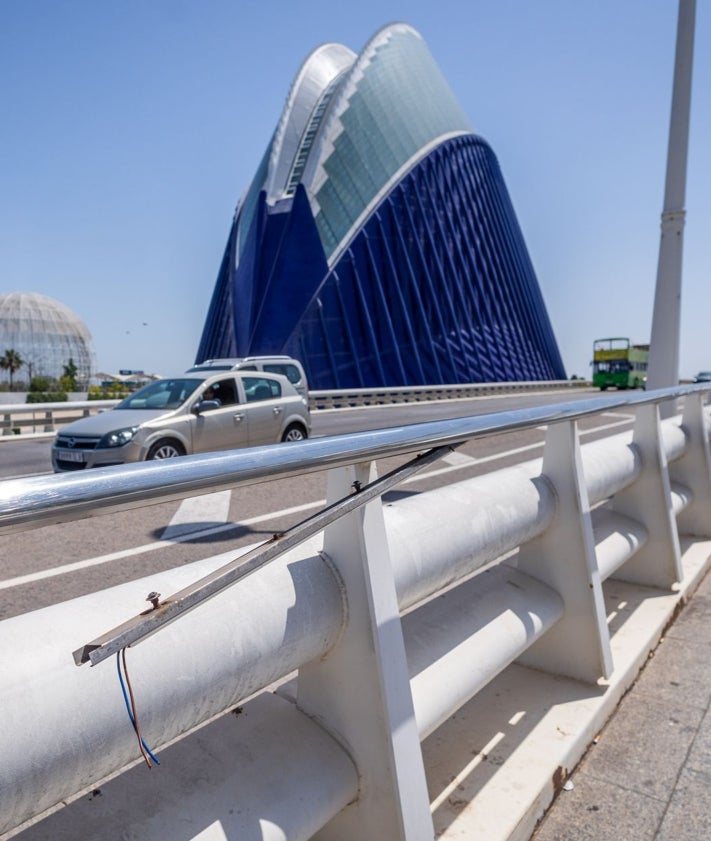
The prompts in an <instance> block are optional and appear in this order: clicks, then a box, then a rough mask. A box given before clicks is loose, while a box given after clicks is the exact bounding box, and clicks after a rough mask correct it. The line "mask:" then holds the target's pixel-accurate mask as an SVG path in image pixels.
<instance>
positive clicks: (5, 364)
mask: <svg viewBox="0 0 711 841" xmlns="http://www.w3.org/2000/svg"><path fill="white" fill-rule="evenodd" d="M24 364H25V360H24V359H23V358H22V357H21V356H20V354H19V353H18V352H17V351H16V350H12V349H10V350H6V351H5V354H4V355H3V356H0V368H2V370H3V371H9V373H10V391H12V379H13V377H14V376H15V374H16V373H17V371H19V370H20V368H22V366H23V365H24Z"/></svg>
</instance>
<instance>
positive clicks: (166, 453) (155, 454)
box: [146, 438, 185, 461]
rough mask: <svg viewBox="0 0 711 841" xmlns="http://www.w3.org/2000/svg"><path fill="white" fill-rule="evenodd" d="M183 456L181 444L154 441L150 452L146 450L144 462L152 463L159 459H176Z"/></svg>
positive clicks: (183, 451) (164, 440)
mask: <svg viewBox="0 0 711 841" xmlns="http://www.w3.org/2000/svg"><path fill="white" fill-rule="evenodd" d="M184 455H185V449H184V447H183V445H182V444H179V443H178V442H177V441H171V440H169V439H167V438H164V439H163V440H162V441H156V443H155V444H153V446H152V447H151V448H150V450H148V455H147V456H146V461H153V460H154V459H159V458H177V457H178V456H184Z"/></svg>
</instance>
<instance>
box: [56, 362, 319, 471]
mask: <svg viewBox="0 0 711 841" xmlns="http://www.w3.org/2000/svg"><path fill="white" fill-rule="evenodd" d="M310 430H311V416H310V413H309V407H308V401H307V399H306V398H305V397H302V395H300V394H299V393H298V392H297V391H296V389H295V388H294V386H293V385H292V384H291V383H290V382H289V381H288V380H287V379H286V377H282V376H280V375H278V374H266V373H262V372H261V371H255V372H250V371H229V372H224V371H216V372H215V373H214V374H212V375H210V376H205V374H204V373H202V374H201V373H199V372H196V373H192V374H181V375H180V376H178V377H172V378H167V379H162V380H156V381H155V382H152V383H150V384H149V385H146V386H144V387H143V388H141V389H139V390H138V391H136V392H135V393H134V394H131V395H130V396H129V397H127V398H126V399H125V400H122V401H121V402H120V403H119V404H118V405H117V406H114V408H113V409H110V410H109V411H108V412H102V413H100V414H98V415H94V416H92V417H89V418H82V419H81V420H78V421H75V422H74V423H70V424H69V425H68V426H65V427H64V428H63V429H62V430H61V431H60V432H59V433H58V434H57V437H56V438H55V441H54V444H53V446H52V465H53V467H54V470H55V471H57V472H59V471H68V470H83V469H84V468H87V467H104V466H106V465H111V464H124V463H126V462H134V461H150V460H152V459H162V458H172V457H174V456H183V455H186V454H187V455H190V454H192V453H204V452H209V451H211V450H230V449H233V448H236V447H254V446H257V445H259V444H274V443H276V442H278V441H302V440H303V439H304V438H307V437H308V435H309V432H310Z"/></svg>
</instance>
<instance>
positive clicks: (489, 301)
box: [196, 24, 565, 389]
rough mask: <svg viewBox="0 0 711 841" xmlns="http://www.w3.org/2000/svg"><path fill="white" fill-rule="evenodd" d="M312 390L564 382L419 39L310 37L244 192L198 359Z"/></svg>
mask: <svg viewBox="0 0 711 841" xmlns="http://www.w3.org/2000/svg"><path fill="white" fill-rule="evenodd" d="M271 353H288V354H290V355H292V356H296V357H297V358H299V359H301V360H302V361H303V363H304V366H305V368H306V371H307V374H308V376H309V381H310V384H311V387H312V388H317V389H319V388H321V389H330V388H355V387H372V386H406V385H425V384H442V383H464V382H492V381H516V380H548V379H564V378H565V371H564V369H563V364H562V361H561V358H560V354H559V351H558V347H557V344H556V340H555V337H554V335H553V330H552V328H551V324H550V321H549V319H548V315H547V313H546V308H545V304H544V301H543V298H542V295H541V292H540V289H539V286H538V281H537V280H536V276H535V273H534V271H533V267H532V265H531V261H530V259H529V256H528V252H527V249H526V246H525V243H524V241H523V237H522V235H521V231H520V228H519V226H518V223H517V220H516V215H515V213H514V210H513V206H512V204H511V201H510V198H509V195H508V192H507V190H506V186H505V184H504V181H503V178H502V176H501V171H500V169H499V166H498V163H497V161H496V157H495V156H494V153H493V152H492V150H491V148H490V147H489V146H488V144H487V143H486V142H485V141H484V140H483V139H482V138H481V137H479V136H477V135H476V134H474V133H473V131H472V129H471V126H470V124H469V121H468V119H467V117H466V115H465V114H464V112H463V111H462V109H461V107H460V106H459V104H458V103H457V101H456V99H455V97H454V95H453V93H452V91H451V90H450V88H449V86H448V85H447V83H446V81H445V79H444V77H443V76H442V74H441V72H440V70H439V68H438V67H437V65H436V64H435V62H434V60H433V58H432V56H431V54H430V52H429V50H428V48H427V46H426V44H425V42H424V41H423V39H422V37H421V36H420V35H419V34H418V33H417V32H416V31H415V30H414V29H412V28H411V27H410V26H407V25H405V24H394V25H390V26H387V27H385V28H384V29H382V30H380V31H379V32H378V33H376V35H375V36H374V37H373V38H372V39H371V40H370V41H369V42H368V44H367V45H366V46H365V48H364V49H363V51H362V52H361V53H360V55H356V54H355V53H353V52H352V51H351V50H349V49H347V48H346V47H344V46H341V45H339V44H326V45H324V46H321V47H319V48H318V49H316V50H315V51H314V52H313V53H311V55H310V56H309V57H308V58H307V60H306V61H305V62H304V64H303V66H302V67H301V69H300V71H299V73H298V74H297V76H296V79H295V80H294V82H293V84H292V87H291V90H290V92H289V95H288V98H287V102H286V105H285V107H284V111H283V113H282V116H281V119H280V121H279V124H278V126H277V128H276V130H275V132H274V135H273V137H272V139H271V142H270V143H269V146H268V148H267V150H266V152H265V155H264V157H263V159H262V162H261V164H260V166H259V168H258V170H257V173H256V175H255V176H254V179H253V180H252V183H251V185H250V187H249V189H248V190H247V192H246V193H245V195H244V197H243V199H242V200H241V201H240V203H239V205H238V207H237V210H236V213H235V217H234V220H233V224H232V229H231V231H230V235H229V238H228V241H227V247H226V249H225V254H224V257H223V260H222V265H221V267H220V271H219V274H218V278H217V283H216V285H215V290H214V293H213V297H212V301H211V303H210V307H209V311H208V315H207V319H206V322H205V326H204V329H203V334H202V338H201V341H200V347H199V349H198V353H197V357H196V362H200V361H202V360H204V359H208V358H214V357H228V356H246V355H252V354H271Z"/></svg>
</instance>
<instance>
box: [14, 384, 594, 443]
mask: <svg viewBox="0 0 711 841" xmlns="http://www.w3.org/2000/svg"><path fill="white" fill-rule="evenodd" d="M589 385H590V383H589V382H587V381H585V380H555V381H546V382H518V383H466V384H463V385H438V386H417V387H415V386H413V387H408V388H356V389H349V390H348V389H336V390H332V391H312V392H310V393H309V407H310V408H311V410H312V411H319V410H326V409H347V408H353V407H357V406H386V405H393V404H399V403H423V402H428V401H432V400H457V399H463V398H469V397H484V396H486V395H491V394H509V393H516V392H520V391H562V390H567V389H570V388H583V387H586V386H589ZM118 402H119V401H118V400H76V401H71V402H68V403H7V404H0V438H2V439H3V440H5V441H10V440H18V439H19V438H21V436H23V435H25V436H27V435H28V434H33V435H35V436H44V435H53V434H54V433H55V432H56V431H57V430H58V429H61V427H63V426H66V425H67V424H69V423H72V422H73V421H75V420H79V419H80V418H83V417H88V416H89V415H94V414H96V413H97V412H103V411H105V410H106V409H110V408H112V407H113V406H115V405H116V404H117V403H118Z"/></svg>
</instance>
